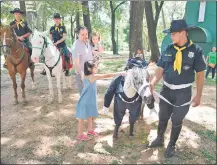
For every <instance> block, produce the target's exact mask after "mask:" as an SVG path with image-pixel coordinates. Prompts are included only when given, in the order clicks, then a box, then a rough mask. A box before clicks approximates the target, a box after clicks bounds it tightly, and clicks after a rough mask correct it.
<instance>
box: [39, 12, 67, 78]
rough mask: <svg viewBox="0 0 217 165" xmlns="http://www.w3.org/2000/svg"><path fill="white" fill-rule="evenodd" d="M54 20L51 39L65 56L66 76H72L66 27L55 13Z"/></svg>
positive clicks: (44, 73)
mask: <svg viewBox="0 0 217 165" xmlns="http://www.w3.org/2000/svg"><path fill="white" fill-rule="evenodd" d="M53 20H54V22H55V25H54V26H52V27H51V28H50V39H51V40H52V41H53V42H54V45H56V46H57V47H58V48H59V49H60V52H61V53H62V54H63V55H64V59H65V62H66V69H65V70H66V72H65V76H70V75H71V74H70V72H69V66H70V57H69V50H68V48H67V47H66V43H65V40H66V33H67V32H66V27H65V26H64V25H62V23H61V17H60V14H59V13H55V14H54V16H53ZM41 74H43V75H46V72H45V70H43V72H42V73H41Z"/></svg>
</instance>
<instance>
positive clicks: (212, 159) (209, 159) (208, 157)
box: [201, 150, 216, 164]
mask: <svg viewBox="0 0 217 165" xmlns="http://www.w3.org/2000/svg"><path fill="white" fill-rule="evenodd" d="M201 153H202V155H203V156H204V157H205V162H206V163H208V164H215V163H216V155H215V154H213V153H211V152H209V151H207V150H201Z"/></svg>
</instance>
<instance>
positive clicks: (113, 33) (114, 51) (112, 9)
mask: <svg viewBox="0 0 217 165" xmlns="http://www.w3.org/2000/svg"><path fill="white" fill-rule="evenodd" d="M125 2H126V1H122V2H120V3H119V4H118V5H117V6H116V7H114V2H113V1H109V4H110V10H111V40H112V50H113V54H117V45H116V41H115V11H116V10H117V9H118V7H120V6H121V5H122V4H124V3H125Z"/></svg>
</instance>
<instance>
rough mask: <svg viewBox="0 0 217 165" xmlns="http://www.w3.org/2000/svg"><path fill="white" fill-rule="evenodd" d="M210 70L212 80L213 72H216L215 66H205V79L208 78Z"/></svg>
mask: <svg viewBox="0 0 217 165" xmlns="http://www.w3.org/2000/svg"><path fill="white" fill-rule="evenodd" d="M210 70H212V79H214V77H215V72H216V66H215V67H214V68H211V67H210V66H207V70H206V78H207V77H208V75H209V72H210Z"/></svg>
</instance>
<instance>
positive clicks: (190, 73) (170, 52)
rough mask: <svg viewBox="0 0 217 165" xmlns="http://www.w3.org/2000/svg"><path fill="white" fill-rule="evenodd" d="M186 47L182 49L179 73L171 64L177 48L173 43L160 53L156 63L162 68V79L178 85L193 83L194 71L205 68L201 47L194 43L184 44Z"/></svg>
mask: <svg viewBox="0 0 217 165" xmlns="http://www.w3.org/2000/svg"><path fill="white" fill-rule="evenodd" d="M185 46H186V49H184V50H182V68H181V74H180V75H179V74H178V72H177V70H176V71H174V69H173V64H174V61H175V56H176V52H177V50H176V49H175V48H174V46H173V44H171V45H169V46H168V47H167V48H166V50H165V51H164V52H163V53H162V54H161V56H160V59H159V60H158V63H157V65H158V66H159V67H161V68H163V69H164V71H163V79H164V81H166V82H167V83H169V84H174V85H180V84H188V83H193V82H194V80H195V78H194V77H195V71H196V72H200V71H203V70H205V68H206V64H205V60H204V57H203V54H202V50H201V48H199V47H198V46H197V45H196V44H192V45H189V41H188V43H187V44H186V45H185Z"/></svg>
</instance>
